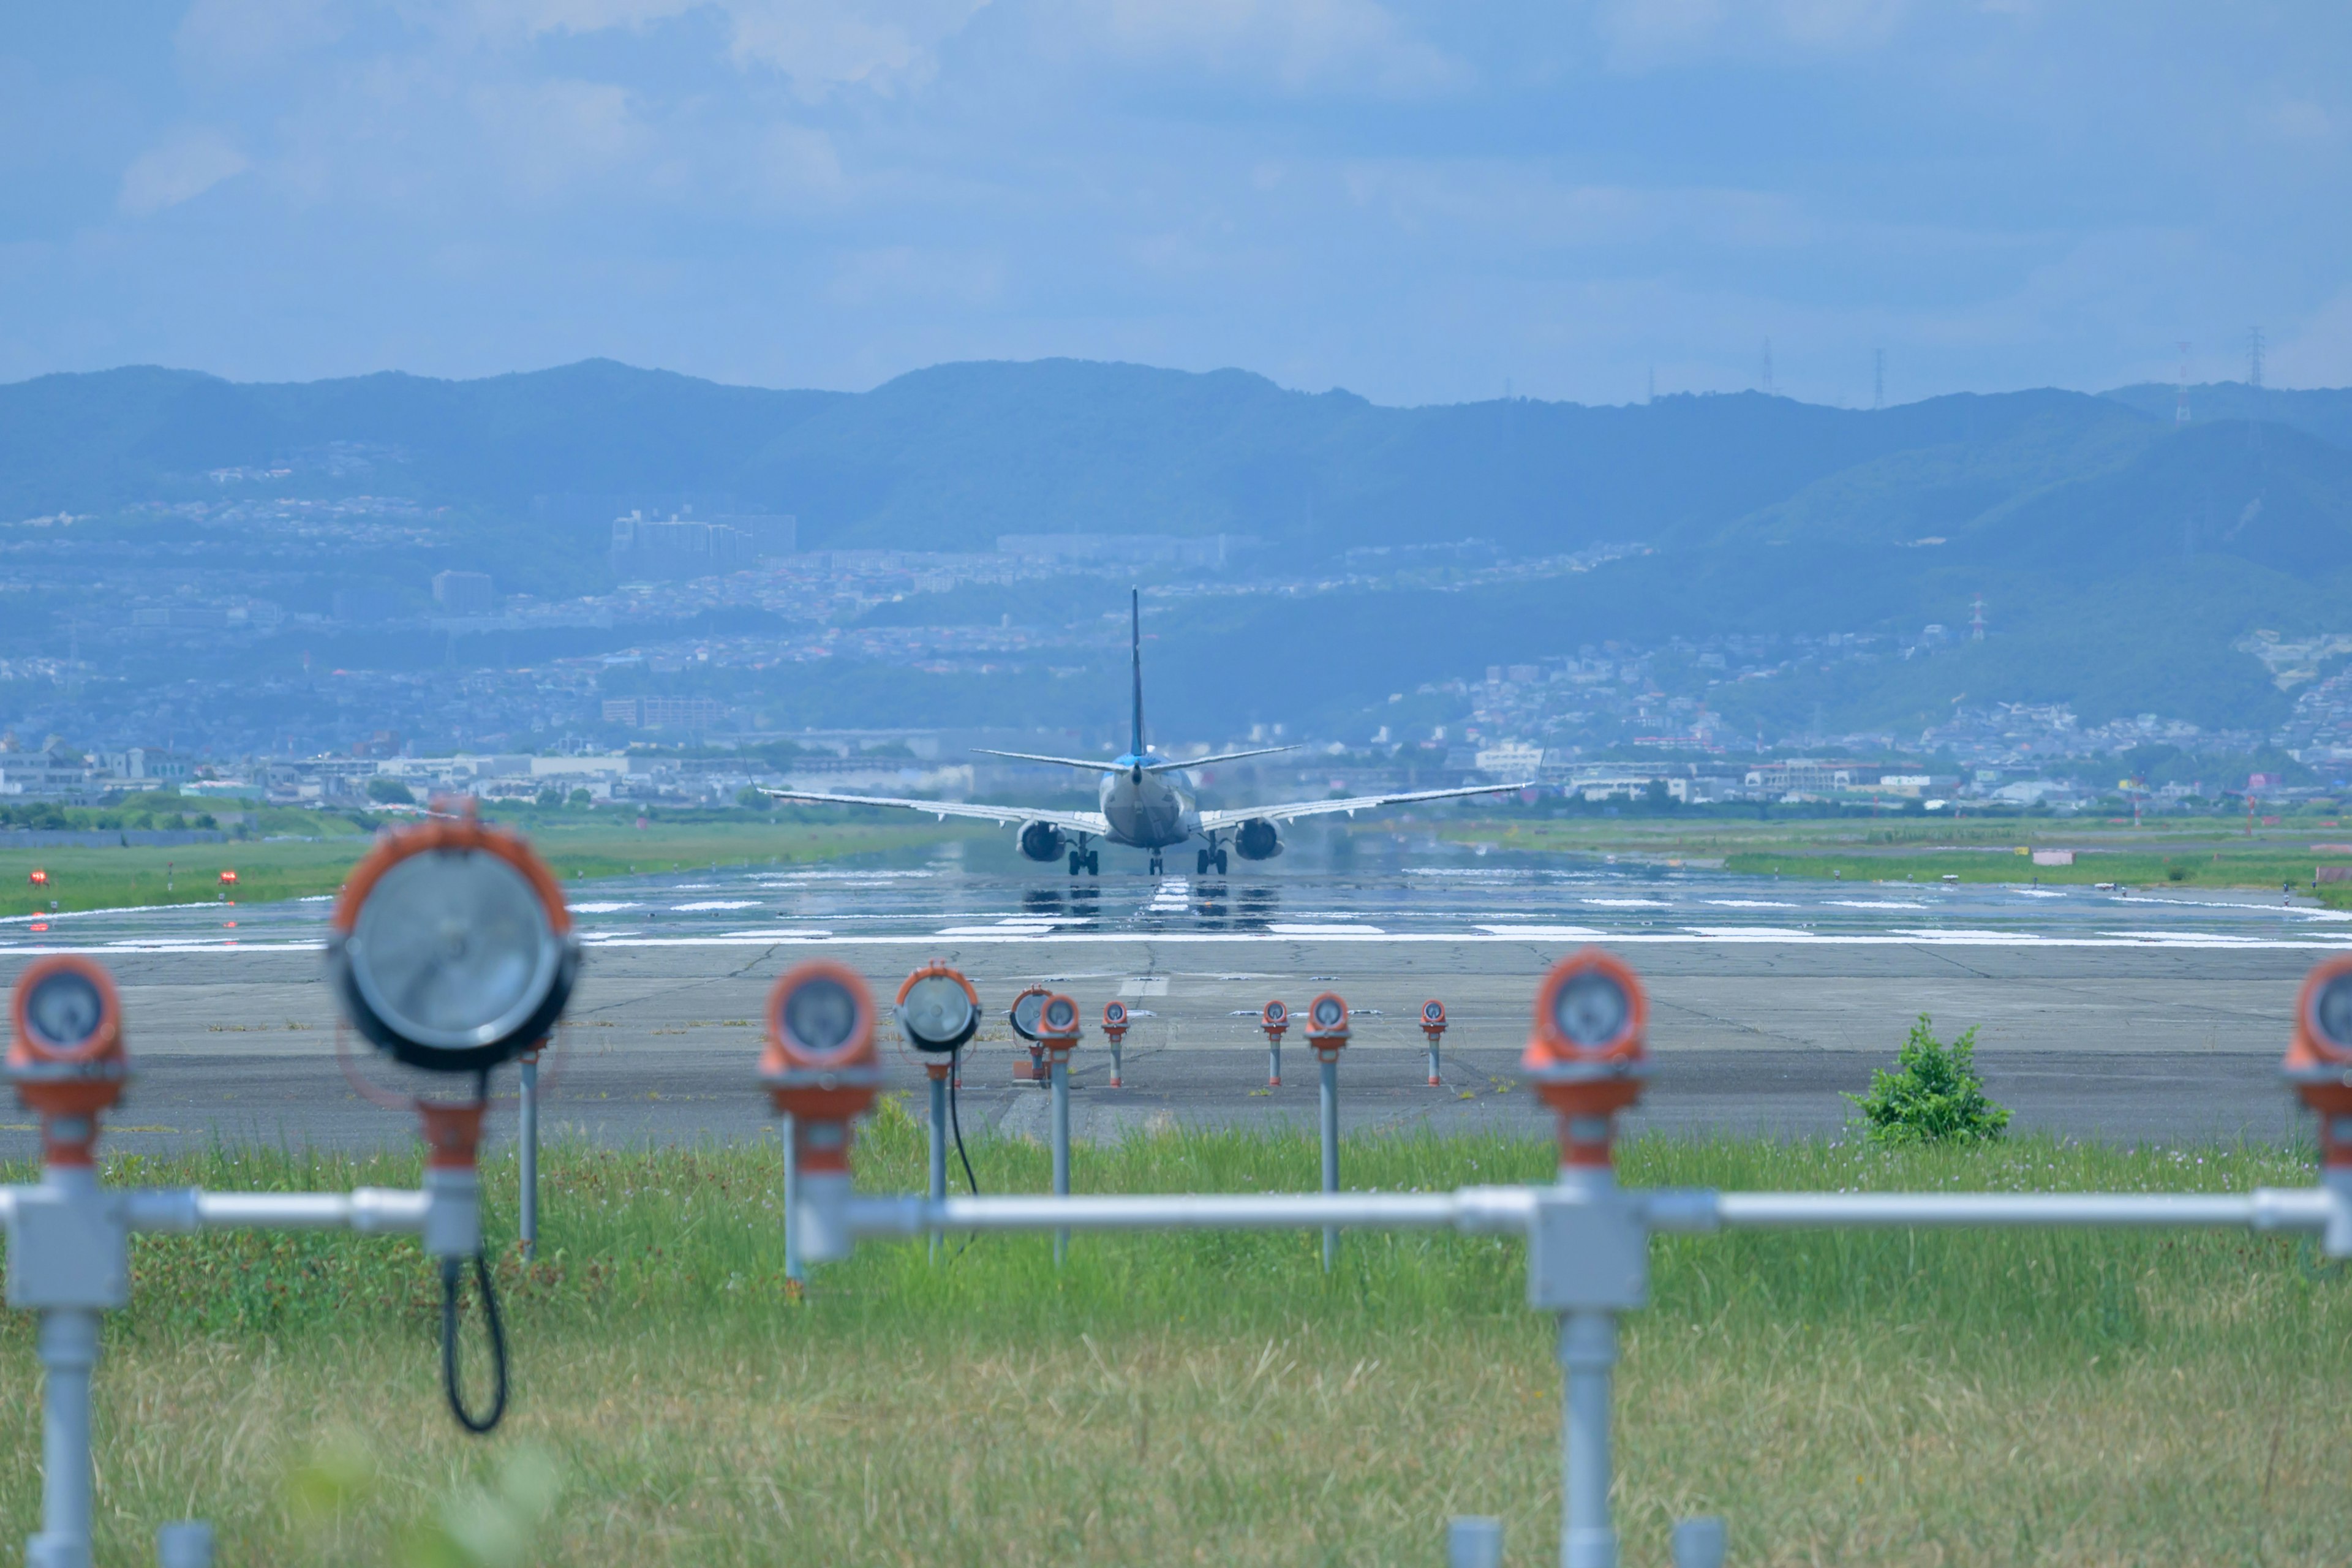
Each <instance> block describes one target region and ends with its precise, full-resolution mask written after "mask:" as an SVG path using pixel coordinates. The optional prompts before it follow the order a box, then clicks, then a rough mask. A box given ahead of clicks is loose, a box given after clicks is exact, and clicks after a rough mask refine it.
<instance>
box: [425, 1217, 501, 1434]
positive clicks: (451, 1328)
mask: <svg viewBox="0 0 2352 1568" xmlns="http://www.w3.org/2000/svg"><path fill="white" fill-rule="evenodd" d="M461 1262H462V1260H461V1259H458V1258H443V1259H442V1260H441V1386H442V1388H443V1389H444V1390H446V1392H447V1394H448V1395H449V1414H451V1415H455V1416H456V1417H457V1425H458V1426H463V1427H464V1428H465V1429H466V1430H467V1431H468V1432H471V1433H473V1434H474V1435H475V1436H481V1435H482V1434H483V1433H486V1432H488V1431H489V1430H490V1429H491V1428H492V1427H494V1426H497V1425H498V1424H499V1421H500V1420H501V1419H502V1418H503V1417H504V1416H505V1415H506V1413H507V1331H506V1325H505V1324H503V1323H501V1322H500V1321H499V1293H498V1291H497V1290H496V1289H493V1288H492V1287H491V1285H490V1260H489V1258H488V1256H486V1255H485V1254H483V1253H479V1252H477V1253H476V1254H474V1281H475V1283H476V1284H477V1285H478V1286H479V1287H480V1288H481V1291H482V1320H483V1321H484V1322H485V1323H486V1324H488V1328H489V1331H490V1367H491V1378H492V1384H491V1394H490V1413H489V1414H488V1415H481V1416H477V1415H474V1414H473V1413H472V1412H471V1411H469V1410H467V1408H466V1393H465V1388H464V1381H465V1380H464V1379H463V1378H462V1377H461V1376H460V1375H459V1374H458V1371H457V1270H458V1268H459V1267H460V1266H461Z"/></svg>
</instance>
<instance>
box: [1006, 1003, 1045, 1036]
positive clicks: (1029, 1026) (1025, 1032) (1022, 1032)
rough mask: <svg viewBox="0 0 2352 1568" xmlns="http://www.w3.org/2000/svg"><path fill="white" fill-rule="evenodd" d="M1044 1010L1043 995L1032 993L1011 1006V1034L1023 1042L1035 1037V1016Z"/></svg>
mask: <svg viewBox="0 0 2352 1568" xmlns="http://www.w3.org/2000/svg"><path fill="white" fill-rule="evenodd" d="M1043 1012H1045V993H1044V992H1042V991H1033V992H1031V993H1030V994H1027V995H1026V996H1024V997H1022V998H1021V999H1020V1000H1019V1001H1017V1002H1015V1003H1013V1033H1014V1034H1016V1035H1019V1036H1020V1037H1022V1038H1023V1039H1024V1040H1034V1039H1035V1038H1036V1037H1037V1016H1038V1015H1039V1014H1041V1013H1043Z"/></svg>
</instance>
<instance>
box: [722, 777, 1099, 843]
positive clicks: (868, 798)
mask: <svg viewBox="0 0 2352 1568" xmlns="http://www.w3.org/2000/svg"><path fill="white" fill-rule="evenodd" d="M757 787H758V788H759V791H760V793H761V795H767V796H769V797H770V798H772V799H774V800H795V801H804V802H807V803H809V804H811V805H895V806H898V808H900V809H901V810H904V811H928V812H929V813H930V814H931V815H932V816H936V817H938V818H940V820H941V821H942V822H944V821H946V820H947V819H948V818H949V817H950V816H976V817H978V818H980V819H981V820H982V822H1002V823H1003V824H1005V825H1006V826H1020V825H1021V824H1022V823H1024V822H1050V823H1052V824H1053V825H1054V826H1056V827H1059V828H1061V829H1063V830H1064V831H1066V832H1069V833H1091V834H1093V835H1094V836H1096V837H1098V838H1099V837H1108V836H1109V833H1110V824H1109V823H1108V821H1106V820H1105V819H1104V817H1103V815H1102V813H1100V812H1098V811H1039V810H1036V809H1034V807H1031V808H1024V807H1021V806H1015V805H971V804H970V803H969V802H966V801H961V800H900V799H898V798H897V797H895V796H892V795H822V794H819V793H818V792H817V791H815V790H806V789H770V788H768V787H767V786H766V785H765V784H761V785H759V786H757Z"/></svg>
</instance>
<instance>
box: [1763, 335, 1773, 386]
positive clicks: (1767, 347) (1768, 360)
mask: <svg viewBox="0 0 2352 1568" xmlns="http://www.w3.org/2000/svg"><path fill="white" fill-rule="evenodd" d="M1764 395H1765V396H1767V397H1769V396H1771V395H1772V340H1771V339H1769V338H1766V339H1765V340H1764Z"/></svg>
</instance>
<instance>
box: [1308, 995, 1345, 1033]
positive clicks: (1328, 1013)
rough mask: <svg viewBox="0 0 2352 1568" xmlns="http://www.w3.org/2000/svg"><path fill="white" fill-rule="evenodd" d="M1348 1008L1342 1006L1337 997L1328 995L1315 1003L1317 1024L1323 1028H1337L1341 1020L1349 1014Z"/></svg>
mask: <svg viewBox="0 0 2352 1568" xmlns="http://www.w3.org/2000/svg"><path fill="white" fill-rule="evenodd" d="M1347 1012H1348V1010H1347V1008H1345V1007H1343V1006H1341V1005H1339V1001H1338V1000H1337V999H1336V998H1334V997H1330V996H1326V997H1324V998H1323V999H1322V1000H1321V1001H1319V1002H1318V1003H1316V1004H1315V1024H1316V1026H1317V1027H1318V1028H1323V1029H1336V1028H1338V1027H1339V1020H1340V1019H1341V1018H1342V1017H1344V1016H1347Z"/></svg>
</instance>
